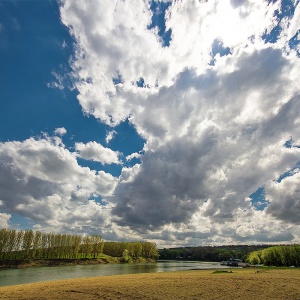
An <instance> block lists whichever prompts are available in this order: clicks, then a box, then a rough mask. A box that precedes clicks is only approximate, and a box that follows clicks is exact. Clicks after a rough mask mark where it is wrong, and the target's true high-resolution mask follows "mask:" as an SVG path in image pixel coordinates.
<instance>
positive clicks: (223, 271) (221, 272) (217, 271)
mask: <svg viewBox="0 0 300 300" xmlns="http://www.w3.org/2000/svg"><path fill="white" fill-rule="evenodd" d="M223 273H233V272H232V271H231V270H230V271H227V270H215V271H213V272H212V274H223Z"/></svg>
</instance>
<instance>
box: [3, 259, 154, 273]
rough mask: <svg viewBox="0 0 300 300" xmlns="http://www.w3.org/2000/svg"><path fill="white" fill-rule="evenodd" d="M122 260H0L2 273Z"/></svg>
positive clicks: (141, 260)
mask: <svg viewBox="0 0 300 300" xmlns="http://www.w3.org/2000/svg"><path fill="white" fill-rule="evenodd" d="M148 262H155V261H154V260H152V259H146V258H145V259H144V258H139V259H136V260H134V261H133V262H132V263H148ZM120 263H123V262H121V258H119V257H109V258H65V259H62V258H59V259H24V260H23V259H22V260H2V261H1V260H0V272H1V270H7V269H25V268H38V267H54V266H76V265H98V264H120Z"/></svg>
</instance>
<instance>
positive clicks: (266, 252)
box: [248, 245, 300, 267]
mask: <svg viewBox="0 0 300 300" xmlns="http://www.w3.org/2000/svg"><path fill="white" fill-rule="evenodd" d="M248 262H249V263H251V264H254V265H256V264H263V265H266V266H276V267H289V266H295V267H300V246H299V245H281V246H273V247H270V248H267V249H263V250H258V251H253V252H251V253H250V254H249V256H248Z"/></svg>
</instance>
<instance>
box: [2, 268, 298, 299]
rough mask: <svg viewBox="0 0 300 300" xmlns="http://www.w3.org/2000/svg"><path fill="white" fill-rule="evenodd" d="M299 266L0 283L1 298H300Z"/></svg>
mask: <svg viewBox="0 0 300 300" xmlns="http://www.w3.org/2000/svg"><path fill="white" fill-rule="evenodd" d="M299 283H300V270H299V269H278V270H259V271H258V273H257V271H256V270H253V269H233V273H214V271H213V270H193V271H180V272H168V273H149V274H134V275H119V276H102V277H92V278H80V279H70V280H58V281H48V282H41V283H33V284H24V285H15V286H8V287H0V299H10V300H13V299H26V300H29V299H35V300H37V299H57V300H59V299H64V300H68V299H84V300H90V299H114V300H115V299H131V300H132V299H139V300H140V299H256V300H261V299H273V300H274V299H295V300H296V299H300V284H299Z"/></svg>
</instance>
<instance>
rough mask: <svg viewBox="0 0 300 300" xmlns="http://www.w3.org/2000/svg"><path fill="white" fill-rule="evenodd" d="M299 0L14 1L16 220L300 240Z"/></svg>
mask: <svg viewBox="0 0 300 300" xmlns="http://www.w3.org/2000/svg"><path fill="white" fill-rule="evenodd" d="M299 75H300V5H299V0H277V1H276V0H266V1H263V0H261V1H256V0H206V1H205V0H191V1H183V0H169V1H168V0H164V1H157V0H151V1H146V0H138V1H128V0H113V1H112V0H76V1H74V0H61V1H54V0H40V1H38V0H35V1H34V0H10V1H7V0H6V1H4V0H0V105H1V109H0V228H16V229H19V230H25V229H33V230H41V231H44V232H61V233H76V234H89V235H90V234H100V235H101V236H102V237H103V238H104V239H105V240H107V241H142V240H148V241H152V242H155V243H156V244H157V245H158V246H159V247H175V246H200V245H226V244H278V243H280V244H285V243H300V218H299V216H300V187H299V186H300V185H299V182H300V84H299V77H300V76H299Z"/></svg>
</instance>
